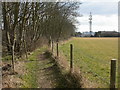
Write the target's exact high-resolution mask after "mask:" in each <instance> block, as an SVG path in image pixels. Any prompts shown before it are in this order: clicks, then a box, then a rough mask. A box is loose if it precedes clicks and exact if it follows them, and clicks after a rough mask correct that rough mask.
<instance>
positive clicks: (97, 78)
mask: <svg viewBox="0 0 120 90" xmlns="http://www.w3.org/2000/svg"><path fill="white" fill-rule="evenodd" d="M70 44H73V46H74V52H73V53H74V65H75V66H76V67H79V68H80V70H81V72H82V74H83V75H82V76H84V77H85V78H87V79H88V80H89V81H91V82H94V83H97V85H98V86H96V87H101V88H102V87H104V88H107V87H109V84H110V61H111V59H118V38H79V37H78V38H72V39H70V40H69V41H68V42H66V43H65V44H62V45H60V47H59V48H60V51H61V52H62V53H63V54H64V55H65V56H66V57H67V59H68V61H69V60H70V58H69V52H70V50H69V48H70ZM116 86H117V85H116Z"/></svg>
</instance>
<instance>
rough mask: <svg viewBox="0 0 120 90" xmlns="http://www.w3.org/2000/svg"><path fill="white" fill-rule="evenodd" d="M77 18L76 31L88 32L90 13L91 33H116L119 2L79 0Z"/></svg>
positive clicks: (113, 0)
mask: <svg viewBox="0 0 120 90" xmlns="http://www.w3.org/2000/svg"><path fill="white" fill-rule="evenodd" d="M81 1H82V4H81V6H80V9H79V13H80V14H82V15H83V17H78V18H77V20H78V21H79V22H80V25H77V28H78V29H77V31H80V32H84V31H89V21H88V18H89V13H90V12H92V15H93V20H92V23H93V24H92V31H94V32H96V31H113V30H115V31H118V1H119V0H81Z"/></svg>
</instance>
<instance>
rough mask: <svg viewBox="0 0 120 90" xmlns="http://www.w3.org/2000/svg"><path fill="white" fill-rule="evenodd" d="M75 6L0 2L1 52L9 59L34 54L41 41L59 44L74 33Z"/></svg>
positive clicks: (73, 4) (72, 3) (60, 3)
mask: <svg viewBox="0 0 120 90" xmlns="http://www.w3.org/2000/svg"><path fill="white" fill-rule="evenodd" d="M79 5H80V3H76V2H3V3H2V17H3V25H4V26H3V30H2V31H3V40H2V41H3V47H4V48H3V49H5V48H6V52H7V53H8V54H9V55H11V56H12V64H14V63H13V61H14V58H15V56H22V55H23V54H26V57H27V52H29V51H32V50H34V49H35V48H36V47H38V46H39V45H40V44H41V43H42V41H45V40H46V41H47V42H48V45H50V44H51V42H59V41H60V40H63V39H68V38H70V37H71V35H72V34H73V33H74V32H75V25H74V23H75V17H76V16H78V14H77V11H76V10H77V8H79Z"/></svg>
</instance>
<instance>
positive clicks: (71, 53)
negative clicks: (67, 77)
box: [70, 44, 73, 72]
mask: <svg viewBox="0 0 120 90" xmlns="http://www.w3.org/2000/svg"><path fill="white" fill-rule="evenodd" d="M72 71H73V45H72V44H70V72H72Z"/></svg>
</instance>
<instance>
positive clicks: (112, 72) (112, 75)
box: [110, 59, 116, 88]
mask: <svg viewBox="0 0 120 90" xmlns="http://www.w3.org/2000/svg"><path fill="white" fill-rule="evenodd" d="M115 83H116V59H112V60H111V70H110V88H115Z"/></svg>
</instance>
